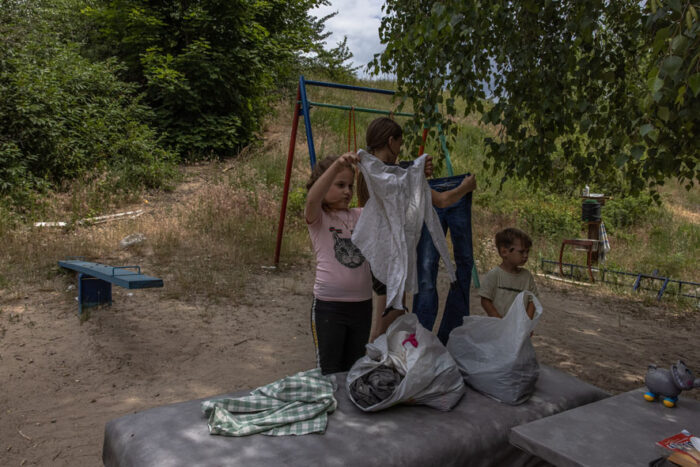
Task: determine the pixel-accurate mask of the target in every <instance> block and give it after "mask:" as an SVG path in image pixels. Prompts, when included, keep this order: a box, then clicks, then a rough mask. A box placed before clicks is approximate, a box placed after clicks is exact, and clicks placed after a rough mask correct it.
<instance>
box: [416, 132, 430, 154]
mask: <svg viewBox="0 0 700 467" xmlns="http://www.w3.org/2000/svg"><path fill="white" fill-rule="evenodd" d="M427 137H428V129H427V128H423V141H422V142H421V143H420V148H419V149H418V156H417V157H420V156H421V155H423V149H425V140H426V138H427Z"/></svg>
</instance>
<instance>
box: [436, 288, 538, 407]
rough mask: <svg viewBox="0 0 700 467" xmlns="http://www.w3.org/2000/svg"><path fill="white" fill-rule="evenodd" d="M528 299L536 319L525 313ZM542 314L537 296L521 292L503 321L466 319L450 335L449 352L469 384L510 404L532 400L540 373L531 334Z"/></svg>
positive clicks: (487, 318) (479, 318)
mask: <svg viewBox="0 0 700 467" xmlns="http://www.w3.org/2000/svg"><path fill="white" fill-rule="evenodd" d="M528 296H529V297H531V298H532V301H533V303H534V304H535V314H534V317H533V319H532V320H531V319H530V318H529V317H528V316H527V312H526V311H525V310H526V304H527V302H526V298H527V297H528ZM541 314H542V305H541V304H540V302H539V300H537V297H535V296H534V295H533V294H532V293H530V292H521V293H519V294H518V296H517V297H515V300H514V301H513V304H512V305H511V306H510V309H509V310H508V313H507V314H506V315H505V316H504V317H503V318H493V317H490V316H466V317H465V318H464V324H462V326H460V327H458V328H455V329H454V330H453V331H452V332H451V333H450V338H449V340H448V342H447V350H449V352H450V353H451V354H452V356H453V357H454V359H455V360H456V361H457V365H459V369H460V371H461V372H462V374H463V375H464V380H465V381H466V382H467V384H469V385H470V386H471V387H473V388H474V389H476V390H477V391H479V392H481V393H483V394H486V395H488V396H491V397H493V398H494V399H496V400H498V401H500V402H504V403H506V404H512V405H517V404H521V403H523V402H525V401H526V400H528V399H529V398H530V396H531V395H532V393H533V391H534V390H535V383H536V382H537V378H538V377H539V374H540V366H539V364H538V363H537V356H536V355H535V348H534V347H533V346H532V342H530V333H531V332H532V330H533V329H535V326H536V325H537V321H538V320H539V319H540V315H541Z"/></svg>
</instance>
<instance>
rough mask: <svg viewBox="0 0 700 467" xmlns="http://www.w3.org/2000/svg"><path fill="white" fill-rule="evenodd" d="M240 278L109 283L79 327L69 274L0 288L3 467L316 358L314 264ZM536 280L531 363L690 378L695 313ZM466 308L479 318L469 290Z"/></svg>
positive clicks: (92, 452) (696, 348)
mask: <svg viewBox="0 0 700 467" xmlns="http://www.w3.org/2000/svg"><path fill="white" fill-rule="evenodd" d="M251 279H252V280H250V281H249V286H248V288H247V290H246V291H245V292H244V293H243V294H242V295H241V296H240V297H239V298H238V299H236V300H235V301H233V302H231V303H219V304H212V303H210V302H204V301H203V302H202V303H201V304H197V303H195V304H184V303H182V302H178V301H176V300H172V299H169V298H167V288H168V283H167V281H166V284H165V288H164V289H151V290H136V291H133V292H128V291H125V290H123V289H120V288H118V287H115V288H114V292H113V293H114V304H113V305H112V306H111V307H103V308H100V309H98V310H93V311H92V313H91V317H90V319H89V320H87V321H85V322H83V323H82V324H81V322H80V321H79V320H78V318H77V303H76V299H75V295H76V290H75V288H74V285H73V280H72V279H71V278H70V277H69V276H66V277H65V278H64V279H60V280H63V281H64V282H63V283H62V284H61V286H62V287H63V288H64V290H65V291H64V292H57V291H55V290H37V291H35V292H34V293H31V294H30V295H27V296H24V297H23V298H20V299H14V300H12V301H3V300H2V299H1V297H2V295H0V381H2V383H1V384H2V390H1V391H0V465H8V466H21V465H65V466H83V465H85V466H95V465H100V464H101V452H102V437H103V430H104V426H105V423H106V422H107V421H109V420H111V419H113V418H117V417H120V416H122V415H125V414H128V413H131V412H136V411H140V410H144V409H147V408H150V407H154V406H158V405H163V404H169V403H173V402H179V401H184V400H188V399H194V398H201V397H207V396H214V395H217V394H220V393H224V392H229V391H232V390H237V389H245V388H254V387H257V386H259V385H263V384H266V383H269V382H272V381H274V380H276V379H278V378H281V377H283V376H285V375H288V374H293V373H295V372H298V371H301V370H306V369H309V368H311V367H313V366H314V364H315V356H314V349H313V345H312V340H311V335H310V331H309V307H310V295H309V294H310V291H311V289H312V283H313V268H312V265H311V264H296V265H292V266H287V267H286V268H284V269H281V270H267V269H261V270H260V271H259V272H257V273H256V274H255V275H254V277H252V278H251ZM538 281H539V284H540V290H541V296H542V302H543V305H544V313H543V316H542V318H541V320H540V323H539V325H538V328H537V329H536V334H535V336H534V337H533V339H534V343H535V347H536V349H537V353H538V357H539V359H540V361H541V362H542V363H545V364H548V365H553V366H555V367H557V368H560V369H562V370H564V371H566V372H569V373H571V374H573V375H576V376H577V377H579V378H581V379H583V380H585V381H588V382H590V383H593V384H595V385H597V386H599V387H601V388H604V389H606V390H608V391H610V392H612V393H617V392H621V391H626V390H630V389H633V388H636V387H639V386H641V385H642V384H643V375H644V372H645V370H646V366H647V364H649V363H652V362H653V363H658V364H660V365H663V366H666V365H670V363H671V362H673V361H675V360H677V359H679V358H682V359H684V360H685V362H686V363H687V364H688V365H689V366H690V367H691V369H694V370H695V371H696V372H698V373H700V343H699V341H698V331H699V330H700V313H698V312H690V313H688V312H686V313H683V314H678V313H677V312H672V311H669V310H668V309H667V308H665V307H658V306H652V307H650V306H645V305H643V304H641V302H640V301H637V300H634V301H632V300H630V299H629V298H625V297H617V296H613V295H610V294H604V293H601V292H599V291H596V290H595V289H593V288H586V287H573V286H571V285H563V284H560V283H557V282H553V281H549V280H546V279H544V278H539V279H538ZM442 290H446V288H443V289H442ZM471 310H472V313H478V314H481V313H483V312H482V310H481V309H480V307H479V306H478V299H477V298H476V295H473V296H472V304H471ZM699 392H700V391H697V390H696V391H695V393H691V394H690V395H691V396H692V397H695V398H698V396H699V395H700V394H698V393H699ZM202 423H205V422H204V420H202Z"/></svg>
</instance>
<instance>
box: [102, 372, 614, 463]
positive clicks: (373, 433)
mask: <svg viewBox="0 0 700 467" xmlns="http://www.w3.org/2000/svg"><path fill="white" fill-rule="evenodd" d="M336 378H337V381H338V390H337V391H336V393H335V397H336V399H337V400H338V409H337V410H336V411H335V412H334V413H333V414H331V415H330V416H329V419H328V428H327V430H326V433H325V434H323V435H317V434H315V435H305V436H282V437H273V436H264V435H253V436H247V437H242V438H231V437H225V436H212V435H210V434H209V429H208V427H207V420H206V418H205V417H204V415H203V414H202V411H201V409H200V402H201V400H193V401H188V402H181V403H178V404H172V405H166V406H162V407H155V408H152V409H148V410H145V411H143V412H138V413H135V414H130V415H125V416H123V417H121V418H117V419H115V420H112V421H110V422H108V423H107V425H106V426H105V437H104V445H103V451H102V459H103V461H104V463H105V465H106V466H108V467H114V466H123V467H127V466H128V467H144V466H158V467H171V466H228V465H235V466H239V465H240V466H246V467H248V466H278V465H285V466H312V465H313V466H315V465H319V466H321V465H322V466H344V465H361V466H381V467H389V466H440V467H442V466H452V465H474V466H482V465H483V466H485V465H496V466H497V465H508V466H517V465H523V466H532V465H541V464H543V463H544V462H543V461H542V460H541V459H539V458H537V457H533V456H531V455H529V454H527V453H526V452H524V451H521V450H519V449H518V448H516V447H514V446H512V445H510V444H509V443H508V433H509V430H510V428H511V427H514V426H517V425H521V424H523V423H527V422H529V421H532V420H536V419H539V418H542V417H546V416H549V415H552V414H555V413H558V412H562V411H564V410H568V409H571V408H574V407H578V406H580V405H584V404H588V403H590V402H594V401H597V400H600V399H603V398H605V397H607V396H608V394H607V393H606V392H604V391H603V390H601V389H599V388H597V387H595V386H592V385H590V384H588V383H584V382H583V381H581V380H579V379H577V378H575V377H573V376H570V375H567V374H566V373H563V372H561V371H558V370H555V369H553V368H550V367H547V366H544V365H542V366H541V371H540V378H539V381H538V382H537V388H536V391H535V394H534V395H533V397H532V398H531V399H530V400H529V401H528V402H526V403H524V404H522V405H519V406H509V405H505V404H501V403H499V402H496V401H495V400H492V399H490V398H488V397H485V396H483V395H481V394H479V393H477V392H475V391H473V390H471V389H467V392H466V394H465V396H464V397H463V398H462V400H461V401H460V402H459V404H458V405H457V406H456V407H455V408H454V409H453V410H452V411H451V412H440V411H437V410H435V409H431V408H428V407H421V406H396V407H392V408H391V409H388V410H386V411H383V412H377V413H364V412H362V411H360V410H359V409H357V408H356V407H355V406H354V405H353V404H352V402H350V400H349V399H348V396H347V394H346V392H345V373H340V374H337V375H336ZM248 392H249V391H238V392H235V393H232V394H224V395H220V396H214V397H224V396H226V397H230V396H234V397H236V396H241V395H245V394H247V393H248ZM212 398H213V397H212Z"/></svg>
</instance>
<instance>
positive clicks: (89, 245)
mask: <svg viewBox="0 0 700 467" xmlns="http://www.w3.org/2000/svg"><path fill="white" fill-rule="evenodd" d="M279 114H280V115H281V117H284V118H283V120H286V117H287V116H286V114H285V113H284V112H279ZM287 125H288V124H287ZM283 128H285V125H284V124H283V123H280V122H278V121H276V120H274V119H273V121H271V122H270V123H268V132H269V134H270V135H272V136H271V137H267V138H266V139H264V140H263V144H262V145H260V146H258V147H254V148H248V149H247V150H246V151H244V152H243V153H242V154H241V156H239V157H238V158H236V159H234V160H230V161H226V162H225V163H223V164H222V163H217V162H209V163H206V164H199V165H194V166H190V167H183V168H182V169H181V170H182V181H181V183H180V184H178V186H177V187H176V188H175V189H174V190H173V191H172V192H154V193H150V194H147V195H143V194H138V195H136V196H132V197H124V198H123V201H122V203H121V204H116V205H115V204H113V202H114V200H105V203H104V205H103V209H104V210H103V211H97V210H95V209H94V207H93V206H95V205H96V201H95V200H81V197H83V196H85V194H86V193H87V192H88V191H89V192H90V193H93V192H94V190H90V189H87V188H86V187H83V186H80V185H76V186H74V187H71V188H69V189H68V191H67V192H65V193H62V194H60V195H56V196H55V197H52V198H51V199H47V206H48V209H47V212H49V213H51V214H50V219H47V220H66V221H75V220H76V219H78V218H80V217H81V216H84V215H86V213H89V214H90V215H99V214H109V213H112V212H118V211H128V210H134V209H143V210H144V211H145V213H144V215H142V216H140V217H137V218H135V219H127V220H120V221H113V222H110V223H105V224H100V225H77V224H72V226H71V227H69V228H33V227H30V226H29V225H20V226H16V227H7V226H5V228H3V229H0V234H2V245H1V246H0V297H2V298H3V299H9V300H12V299H16V298H21V297H22V296H24V295H26V294H28V293H29V291H30V290H36V289H37V288H47V289H50V290H64V289H65V287H66V285H67V282H68V281H67V279H66V278H67V276H66V273H65V272H64V271H61V269H60V268H59V267H58V265H57V261H58V260H61V259H65V258H69V257H83V258H85V259H86V260H88V261H95V262H101V263H105V264H110V265H114V266H123V265H134V264H138V265H140V266H141V268H142V270H143V272H144V273H145V274H149V275H154V276H158V277H161V278H163V279H164V282H165V284H166V287H165V292H166V295H167V296H169V297H172V298H177V299H182V300H186V301H199V300H201V299H202V297H206V299H207V300H214V301H215V300H217V299H220V298H228V299H230V298H235V297H236V296H237V295H239V292H240V290H241V289H242V286H243V284H244V283H245V282H246V281H247V280H248V278H249V273H250V272H251V270H253V269H260V267H261V266H266V265H272V263H273V256H274V249H275V240H276V235H277V224H278V220H279V209H280V204H281V203H280V201H281V193H282V179H283V176H284V166H285V163H286V146H287V144H288V138H289V135H288V134H287V133H286V132H285V131H282V129H283ZM286 128H288V126H287V127H286ZM299 153H300V154H298V157H297V158H296V161H295V165H294V171H293V182H295V183H297V184H303V182H305V180H306V177H307V176H308V155H307V154H306V152H305V151H304V149H303V147H301V146H300V147H299ZM86 190H87V191H86ZM141 195H143V196H141ZM290 217H291V216H288V218H287V226H286V229H285V235H284V242H283V249H282V255H281V261H282V267H284V265H285V263H287V262H290V261H293V260H295V259H298V258H299V257H304V256H305V255H307V254H308V251H309V247H308V239H307V233H306V230H305V226H304V225H303V222H299V221H298V220H296V219H293V218H290ZM133 233H141V234H143V235H145V237H146V240H145V241H144V242H142V243H140V244H137V245H133V246H131V247H128V248H121V247H120V245H119V243H120V240H121V239H123V238H124V237H126V236H127V235H130V234H133Z"/></svg>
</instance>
